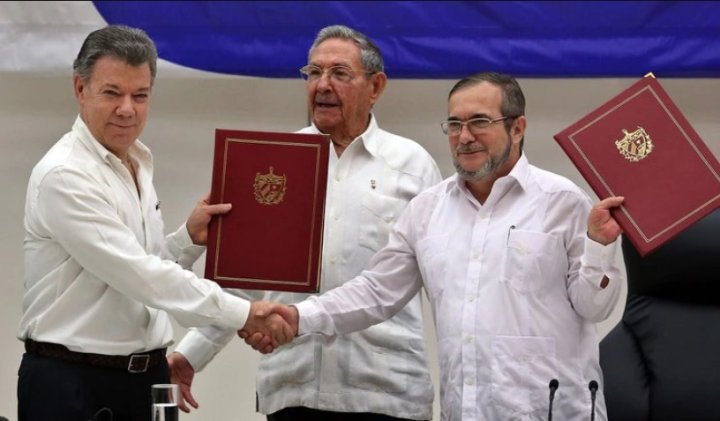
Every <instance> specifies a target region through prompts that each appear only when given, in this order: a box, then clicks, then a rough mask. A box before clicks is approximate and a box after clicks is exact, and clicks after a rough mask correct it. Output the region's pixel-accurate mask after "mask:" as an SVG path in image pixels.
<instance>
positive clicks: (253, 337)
mask: <svg viewBox="0 0 720 421" xmlns="http://www.w3.org/2000/svg"><path fill="white" fill-rule="evenodd" d="M297 320H298V315H297V310H296V309H295V308H294V307H288V306H285V305H283V304H280V303H274V302H269V301H255V302H253V303H252V304H251V306H250V315H249V317H248V320H247V322H246V323H245V326H243V328H242V329H241V330H239V331H238V336H240V337H241V338H242V339H244V340H245V343H246V344H248V345H250V346H251V347H252V348H253V349H255V350H258V351H260V352H262V353H269V352H272V351H273V350H275V349H276V348H277V347H279V346H280V345H284V344H286V343H288V342H290V341H292V339H293V338H294V337H295V336H296V335H297Z"/></svg>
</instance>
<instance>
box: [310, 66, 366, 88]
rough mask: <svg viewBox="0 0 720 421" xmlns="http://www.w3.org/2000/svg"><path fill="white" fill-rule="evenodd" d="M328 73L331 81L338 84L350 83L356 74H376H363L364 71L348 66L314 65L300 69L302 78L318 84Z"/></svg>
mask: <svg viewBox="0 0 720 421" xmlns="http://www.w3.org/2000/svg"><path fill="white" fill-rule="evenodd" d="M325 73H327V74H328V77H329V78H330V80H334V81H336V82H341V83H348V82H350V81H351V80H353V79H354V78H355V74H356V73H364V74H365V75H371V74H373V73H375V72H363V71H362V70H353V69H351V68H350V67H347V66H332V67H327V68H324V69H323V68H322V67H319V66H315V65H314V64H308V65H307V66H303V67H301V68H300V76H302V78H303V79H304V80H306V81H308V82H317V81H319V80H320V79H322V77H323V75H324V74H325Z"/></svg>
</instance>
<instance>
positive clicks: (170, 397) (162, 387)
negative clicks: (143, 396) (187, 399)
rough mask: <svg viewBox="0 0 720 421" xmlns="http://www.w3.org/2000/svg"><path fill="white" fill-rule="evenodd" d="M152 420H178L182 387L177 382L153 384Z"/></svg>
mask: <svg viewBox="0 0 720 421" xmlns="http://www.w3.org/2000/svg"><path fill="white" fill-rule="evenodd" d="M151 393H152V421H178V419H179V418H180V413H179V412H178V399H179V398H180V389H179V388H178V385H176V384H154V385H152V390H151Z"/></svg>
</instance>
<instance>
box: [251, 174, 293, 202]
mask: <svg viewBox="0 0 720 421" xmlns="http://www.w3.org/2000/svg"><path fill="white" fill-rule="evenodd" d="M286 183H287V178H286V177H285V175H275V174H274V173H273V167H270V172H269V173H267V174H260V173H255V184H254V186H255V200H257V202H258V203H260V204H262V205H277V204H278V203H280V202H282V200H283V197H284V196H285V190H286V189H287V186H286Z"/></svg>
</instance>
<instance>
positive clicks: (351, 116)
mask: <svg viewBox="0 0 720 421" xmlns="http://www.w3.org/2000/svg"><path fill="white" fill-rule="evenodd" d="M308 64H311V65H315V66H318V67H320V68H321V69H328V68H330V67H333V66H344V67H346V68H348V69H351V71H352V74H353V78H352V79H351V80H349V81H347V82H341V81H337V80H335V79H333V78H332V77H330V74H329V73H328V72H325V74H324V75H323V76H322V77H321V78H320V79H318V80H315V81H308V82H307V87H306V89H307V99H308V109H309V110H310V117H311V119H312V121H313V123H314V124H315V126H317V128H318V129H320V131H321V132H323V133H328V134H330V135H334V134H338V135H339V136H352V137H355V136H358V135H360V134H362V132H364V131H365V129H366V127H367V124H368V122H369V117H370V110H371V109H372V106H373V104H374V103H375V102H376V101H377V100H378V98H379V97H380V94H381V93H382V89H383V88H384V83H379V82H378V80H379V79H382V81H384V79H383V78H384V77H385V74H384V73H377V74H374V75H370V76H367V77H366V76H365V73H364V72H365V69H364V68H363V66H362V64H361V62H360V47H358V46H357V45H356V44H355V43H354V42H352V41H349V40H344V39H328V40H326V41H324V42H323V43H321V44H320V45H318V46H317V47H316V48H315V49H314V50H313V51H312V53H311V56H310V62H309V63H308ZM334 137H335V136H333V138H334Z"/></svg>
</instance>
